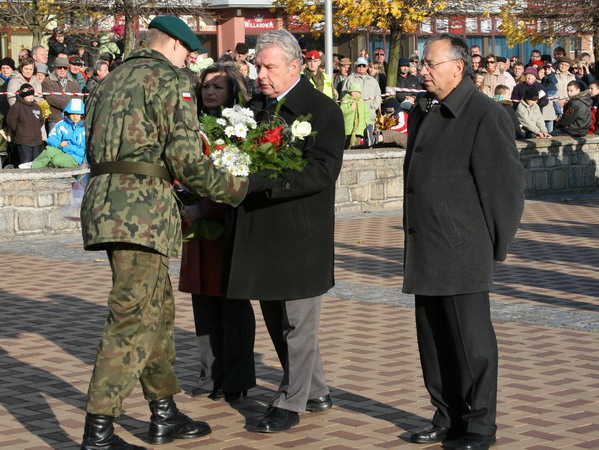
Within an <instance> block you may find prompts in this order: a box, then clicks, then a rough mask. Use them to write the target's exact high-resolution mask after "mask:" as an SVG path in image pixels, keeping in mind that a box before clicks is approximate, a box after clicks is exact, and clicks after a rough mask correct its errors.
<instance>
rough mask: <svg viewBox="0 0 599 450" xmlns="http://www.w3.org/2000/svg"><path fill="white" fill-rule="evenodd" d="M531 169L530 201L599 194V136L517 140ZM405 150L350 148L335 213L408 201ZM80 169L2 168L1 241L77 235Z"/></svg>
mask: <svg viewBox="0 0 599 450" xmlns="http://www.w3.org/2000/svg"><path fill="white" fill-rule="evenodd" d="M516 147H517V149H518V151H519V153H520V160H521V161H522V164H523V166H524V167H525V169H526V172H525V176H526V192H525V194H526V197H527V198H528V199H537V198H538V199H541V198H552V197H553V198H555V197H556V196H568V197H573V196H574V197H577V196H581V195H585V194H589V193H597V192H599V167H598V162H599V136H597V135H588V136H586V137H583V138H572V137H568V136H559V137H553V138H548V139H524V140H519V141H516ZM404 157H405V150H403V149H399V148H372V149H359V150H357V149H356V150H346V151H345V153H344V155H343V166H342V169H341V174H340V176H339V179H338V180H337V183H336V187H337V192H336V198H335V211H336V212H337V213H352V212H358V211H385V210H389V209H400V208H401V207H402V202H403V175H402V166H403V160H404ZM86 172H88V169H87V168H86V167H78V168H75V169H14V170H0V240H7V239H8V240H10V239H14V238H15V237H18V236H22V235H31V234H53V233H60V232H75V231H77V230H78V229H79V223H78V222H75V221H72V220H69V218H71V217H73V216H75V217H76V216H78V214H77V211H69V212H70V213H69V215H68V217H67V215H65V209H67V208H65V206H68V200H69V195H70V188H71V183H72V181H73V177H74V176H77V175H81V174H84V173H86Z"/></svg>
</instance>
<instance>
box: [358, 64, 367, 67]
mask: <svg viewBox="0 0 599 450" xmlns="http://www.w3.org/2000/svg"><path fill="white" fill-rule="evenodd" d="M357 67H366V64H358V65H357Z"/></svg>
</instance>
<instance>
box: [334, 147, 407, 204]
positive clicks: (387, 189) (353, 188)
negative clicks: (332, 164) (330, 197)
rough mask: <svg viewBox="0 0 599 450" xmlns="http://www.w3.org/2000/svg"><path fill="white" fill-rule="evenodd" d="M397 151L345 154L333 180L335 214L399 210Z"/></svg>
mask: <svg viewBox="0 0 599 450" xmlns="http://www.w3.org/2000/svg"><path fill="white" fill-rule="evenodd" d="M404 155H405V151H403V150H401V149H390V148H381V149H368V150H346V151H345V155H344V157H343V167H342V169H341V174H340V175H339V179H338V180H337V195H336V211H337V212H356V211H365V210H372V211H376V210H381V209H393V208H396V209H397V208H401V203H402V199H403V175H402V170H403V160H404Z"/></svg>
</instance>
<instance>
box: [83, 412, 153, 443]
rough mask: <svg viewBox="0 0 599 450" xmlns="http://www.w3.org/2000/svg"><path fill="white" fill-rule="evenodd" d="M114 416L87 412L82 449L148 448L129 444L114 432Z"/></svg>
mask: <svg viewBox="0 0 599 450" xmlns="http://www.w3.org/2000/svg"><path fill="white" fill-rule="evenodd" d="M113 420H114V417H110V416H101V415H99V414H87V416H85V427H84V429H83V430H84V431H83V442H82V443H81V450H96V449H98V450H100V449H101V450H146V448H145V447H140V446H139V445H132V444H127V443H126V442H125V441H123V440H122V439H121V438H120V437H118V436H117V435H116V434H114V426H113V425H112V422H113Z"/></svg>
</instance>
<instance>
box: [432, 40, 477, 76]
mask: <svg viewBox="0 0 599 450" xmlns="http://www.w3.org/2000/svg"><path fill="white" fill-rule="evenodd" d="M436 41H447V42H449V56H450V58H451V59H453V60H460V61H464V69H463V70H462V78H465V77H467V76H470V75H471V74H470V72H471V68H472V59H471V57H470V49H469V48H468V44H466V40H465V39H464V38H463V37H461V36H458V35H457V34H453V33H441V34H437V35H435V36H431V37H430V38H429V39H428V41H426V44H425V45H424V47H425V48H426V47H427V46H429V45H430V44H432V43H433V42H436Z"/></svg>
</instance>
